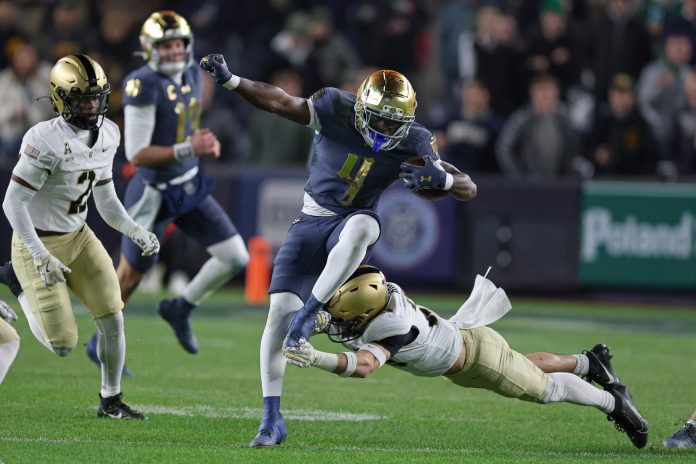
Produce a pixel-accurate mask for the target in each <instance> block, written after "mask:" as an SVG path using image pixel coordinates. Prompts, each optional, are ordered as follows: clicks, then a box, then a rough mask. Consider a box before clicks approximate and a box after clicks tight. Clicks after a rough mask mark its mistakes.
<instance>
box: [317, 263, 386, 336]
mask: <svg viewBox="0 0 696 464" xmlns="http://www.w3.org/2000/svg"><path fill="white" fill-rule="evenodd" d="M386 306H387V282H386V279H385V277H384V274H382V272H381V271H380V270H379V269H377V268H376V267H374V266H369V265H367V264H363V265H361V266H360V267H358V269H357V270H356V271H355V272H354V273H353V275H351V276H350V278H349V279H348V280H347V281H346V283H344V284H343V285H342V286H341V287H340V288H339V289H338V291H337V292H336V293H335V294H334V295H333V296H332V297H331V299H330V300H329V302H328V303H326V304H325V305H324V309H325V310H326V311H328V312H329V313H330V314H331V323H332V324H333V325H334V327H335V328H336V329H338V331H339V333H340V335H341V336H342V337H343V338H350V337H353V338H355V337H357V336H358V335H360V334H361V333H362V331H363V330H364V329H365V326H367V323H368V322H370V321H371V320H372V319H374V318H375V317H376V316H377V315H378V314H379V313H381V312H382V310H383V309H384V308H385V307H386Z"/></svg>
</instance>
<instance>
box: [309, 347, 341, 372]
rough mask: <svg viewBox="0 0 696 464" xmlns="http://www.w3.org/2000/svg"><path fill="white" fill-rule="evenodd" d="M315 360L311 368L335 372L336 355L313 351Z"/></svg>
mask: <svg viewBox="0 0 696 464" xmlns="http://www.w3.org/2000/svg"><path fill="white" fill-rule="evenodd" d="M315 353H316V355H317V360H316V361H314V364H313V366H314V367H318V368H319V369H323V370H325V371H329V372H336V368H337V367H338V355H337V354H336V353H326V352H324V351H315Z"/></svg>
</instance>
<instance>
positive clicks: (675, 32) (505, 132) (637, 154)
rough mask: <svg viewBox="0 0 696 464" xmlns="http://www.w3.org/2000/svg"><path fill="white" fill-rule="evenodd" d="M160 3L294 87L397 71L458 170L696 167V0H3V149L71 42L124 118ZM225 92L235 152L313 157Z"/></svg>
mask: <svg viewBox="0 0 696 464" xmlns="http://www.w3.org/2000/svg"><path fill="white" fill-rule="evenodd" d="M161 9H172V10H175V11H177V12H178V13H180V14H182V15H183V16H184V17H185V18H187V19H188V21H189V23H190V24H191V26H192V28H193V31H194V36H195V42H194V48H195V55H196V57H197V58H200V57H201V56H202V55H204V54H207V53H213V52H220V53H223V54H224V55H225V57H226V59H227V62H228V63H229V65H230V69H231V70H232V71H233V72H235V73H237V74H239V75H241V76H243V77H248V78H252V79H258V80H264V81H267V82H271V83H273V84H275V85H277V86H279V87H281V88H283V89H284V90H285V91H286V92H288V93H291V94H293V95H301V96H310V95H311V94H312V93H313V92H314V91H316V90H318V89H319V88H321V87H324V86H335V87H340V88H343V89H346V90H348V91H351V92H355V90H356V89H357V86H358V85H359V83H360V82H361V81H362V80H363V79H364V78H365V77H366V76H367V75H369V73H370V72H372V71H373V70H374V69H378V68H391V69H396V70H398V71H400V72H402V73H404V74H405V75H406V76H407V77H408V78H409V79H410V80H411V82H412V84H413V85H414V87H415V89H416V92H417V96H418V110H417V113H416V116H417V120H418V121H419V122H420V123H421V124H423V125H425V126H426V127H428V128H430V129H431V130H433V132H434V133H435V134H436V135H437V138H438V142H439V145H440V150H441V154H442V156H443V158H444V159H446V160H448V161H450V162H452V163H454V164H455V165H457V166H458V167H460V168H461V169H462V170H463V171H467V172H471V173H477V172H502V173H503V174H505V175H507V176H510V177H515V178H531V179H538V178H549V177H556V176H579V177H583V178H606V177H617V176H643V177H646V178H655V179H663V180H677V179H682V178H689V177H690V176H694V175H695V174H696V68H695V67H693V66H694V63H696V54H694V46H695V45H696V0H683V1H677V0H507V1H506V0H351V1H345V0H323V1H320V0H316V1H310V0H234V1H227V0H201V1H184V0H182V1H166V0H99V1H96V0H0V44H1V45H2V49H1V52H2V53H0V160H1V162H2V165H4V166H7V167H9V166H12V165H13V164H14V162H15V159H16V153H17V152H18V147H19V143H20V141H21V137H22V136H23V134H24V132H25V131H26V130H27V129H28V128H29V127H31V126H32V125H34V124H36V123H37V122H39V121H41V120H44V119H48V118H51V117H53V112H52V111H51V108H50V103H49V101H48V99H39V100H37V98H39V97H43V96H46V95H48V76H49V72H50V69H51V66H52V64H53V63H54V62H55V61H56V60H57V59H58V58H60V57H61V56H63V55H66V54H69V53H87V54H89V55H91V56H92V57H93V58H95V59H96V60H97V61H98V62H99V63H101V65H102V66H103V67H104V69H105V71H106V73H107V76H108V77H109V80H110V82H111V84H112V89H113V91H112V94H111V97H110V100H109V102H110V113H109V116H110V117H111V118H112V119H114V120H115V121H117V122H118V123H119V124H120V123H121V122H122V108H121V84H122V82H121V81H122V79H123V77H124V76H125V75H126V73H127V72H128V71H130V70H132V69H134V68H136V67H138V66H140V65H142V63H143V61H142V59H141V58H140V57H139V56H137V53H135V52H138V51H139V50H140V46H139V42H138V33H139V29H140V26H141V25H142V23H143V21H144V20H145V19H146V18H147V16H148V15H149V14H150V13H152V12H153V11H155V10H161ZM215 92H216V89H215V88H214V86H212V85H210V86H209V88H208V89H207V91H206V96H205V101H204V107H205V108H206V111H205V113H204V116H203V121H202V127H210V128H211V129H213V131H214V132H215V133H216V134H217V135H218V138H219V139H220V140H221V143H222V144H223V145H222V146H223V160H224V162H225V163H229V164H231V165H237V164H238V165H263V166H274V165H279V166H280V165H293V164H294V165H298V166H302V165H304V164H306V162H307V156H308V151H309V146H310V143H311V139H312V132H311V131H310V130H309V129H307V128H305V127H302V126H298V125H295V124H293V123H290V122H288V121H286V120H284V119H282V118H278V117H274V116H273V115H270V114H266V113H263V112H260V111H257V110H255V109H254V108H253V107H251V106H250V105H248V104H246V103H244V102H243V101H242V100H241V99H239V98H238V97H236V96H235V95H234V94H233V93H231V92H219V93H215ZM121 158H122V159H123V157H121ZM123 161H125V160H124V159H123Z"/></svg>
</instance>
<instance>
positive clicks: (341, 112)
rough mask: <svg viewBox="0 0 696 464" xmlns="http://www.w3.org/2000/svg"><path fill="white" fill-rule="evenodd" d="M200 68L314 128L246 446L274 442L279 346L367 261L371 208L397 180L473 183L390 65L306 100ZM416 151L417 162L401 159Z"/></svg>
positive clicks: (214, 62)
mask: <svg viewBox="0 0 696 464" xmlns="http://www.w3.org/2000/svg"><path fill="white" fill-rule="evenodd" d="M201 67H202V68H203V69H205V70H206V71H208V72H209V73H210V75H211V77H212V78H213V80H215V81H216V82H217V83H218V84H220V85H222V86H224V87H225V88H227V89H230V90H234V91H235V92H237V93H238V94H239V95H241V96H242V97H243V98H244V99H246V100H247V101H249V102H250V103H251V104H253V105H254V106H256V107H258V108H260V109H262V110H266V111H270V112H273V113H276V114H278V115H279V116H282V117H285V118H287V119H290V120H292V121H295V122H297V123H299V124H304V125H306V126H308V127H311V128H312V129H314V131H315V133H316V135H315V138H314V148H313V154H312V160H311V170H310V177H309V180H308V181H307V184H306V186H305V196H304V206H303V208H302V212H301V214H300V215H299V217H298V218H297V219H296V220H295V221H294V223H293V225H292V226H291V227H290V230H289V231H288V235H287V237H286V238H285V241H284V242H283V245H282V246H281V248H280V250H279V251H278V255H277V256H276V259H275V261H274V267H273V276H272V280H271V287H270V289H269V293H270V294H271V302H270V311H269V315H268V319H267V322H266V327H265V329H264V333H263V337H262V339H261V385H262V390H263V396H264V415H263V419H262V421H261V425H260V427H259V430H258V433H257V435H256V437H255V438H254V439H253V440H252V442H251V446H254V447H257V446H275V445H277V444H279V443H281V442H282V441H283V440H284V439H285V438H286V437H287V428H286V427H285V424H284V422H283V417H282V415H281V413H280V395H281V393H282V387H283V376H284V373H285V364H286V363H285V359H284V357H283V354H282V351H281V348H282V350H294V349H298V348H299V346H300V344H301V342H302V341H306V340H309V337H310V334H311V329H312V326H313V324H314V319H315V316H316V314H317V313H318V311H319V310H320V308H321V307H322V305H323V304H324V303H325V302H327V301H328V300H329V298H331V296H332V295H333V294H334V293H335V292H336V290H338V288H339V287H340V286H341V285H342V284H343V282H345V280H346V279H347V278H348V277H349V276H350V275H351V274H352V273H353V271H355V269H357V267H358V266H359V265H360V264H361V263H362V262H364V261H366V260H367V259H368V258H369V255H370V252H371V248H372V246H373V245H374V244H375V242H376V241H377V239H378V238H379V235H380V223H379V217H378V216H377V214H376V213H375V208H376V206H377V202H378V200H379V196H380V195H381V193H382V192H383V191H384V189H386V188H387V187H388V186H389V185H391V184H392V183H393V182H395V181H397V180H398V179H399V178H400V177H401V179H403V181H404V183H405V185H406V186H407V187H408V188H409V189H410V190H412V191H414V192H416V193H418V194H419V195H422V196H427V197H431V198H437V197H443V196H447V195H452V196H453V197H454V198H456V199H458V200H469V199H471V198H473V197H474V196H475V195H476V185H475V184H474V183H473V182H472V181H471V179H470V178H469V176H467V175H466V174H464V173H462V172H460V171H459V170H458V169H456V168H455V167H454V166H452V165H450V164H447V163H444V162H442V161H441V160H440V159H439V156H438V153H437V145H436V144H435V141H434V138H433V136H432V134H431V133H430V131H428V130H427V129H425V128H424V127H422V126H420V125H419V124H417V123H415V110H416V95H415V92H414V90H413V87H412V86H411V84H410V83H409V82H408V80H407V79H406V77H404V76H403V75H402V74H400V73H398V72H396V71H388V70H383V71H377V72H375V73H373V74H372V75H371V76H370V77H368V78H367V79H366V80H365V81H364V82H363V83H362V85H361V86H360V88H359V90H358V93H357V96H356V95H353V94H350V93H347V92H344V91H341V90H339V89H336V88H325V89H321V90H319V91H318V92H316V93H315V94H314V95H313V96H312V97H311V98H310V99H305V98H299V97H293V96H290V95H288V94H286V93H285V92H284V91H283V90H281V89H279V88H278V87H275V86H272V85H268V84H265V83H262V82H255V81H251V80H248V79H243V78H240V77H239V76H235V75H233V74H232V73H231V72H230V71H229V70H228V69H227V65H226V64H225V60H224V58H223V57H222V55H208V56H206V57H204V58H203V59H202V60H201ZM414 157H422V159H423V163H422V164H423V165H422V166H420V165H416V164H408V163H405V161H406V160H409V159H411V158H414Z"/></svg>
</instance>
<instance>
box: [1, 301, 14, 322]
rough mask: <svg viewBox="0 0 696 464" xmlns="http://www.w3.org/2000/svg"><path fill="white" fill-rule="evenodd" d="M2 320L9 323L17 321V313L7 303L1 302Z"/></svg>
mask: <svg viewBox="0 0 696 464" xmlns="http://www.w3.org/2000/svg"><path fill="white" fill-rule="evenodd" d="M0 319H5V320H6V321H7V322H12V321H16V320H17V313H15V312H14V309H12V308H11V307H10V305H8V304H7V303H5V302H4V301H2V300H0Z"/></svg>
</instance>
